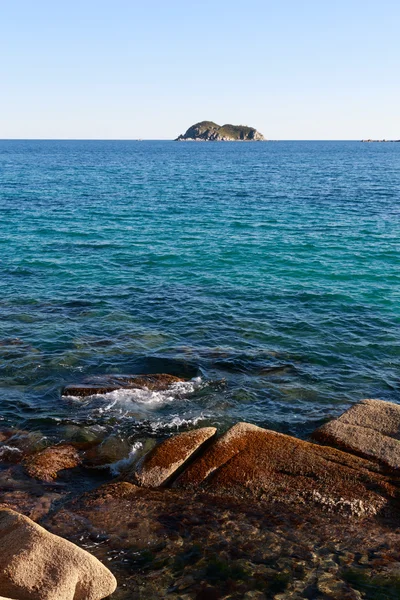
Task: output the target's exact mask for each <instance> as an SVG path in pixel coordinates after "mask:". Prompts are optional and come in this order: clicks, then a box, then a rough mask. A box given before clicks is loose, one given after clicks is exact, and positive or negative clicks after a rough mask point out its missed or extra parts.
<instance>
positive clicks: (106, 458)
mask: <svg viewBox="0 0 400 600" xmlns="http://www.w3.org/2000/svg"><path fill="white" fill-rule="evenodd" d="M131 449H132V444H131V443H130V442H129V441H128V440H126V439H123V438H120V437H117V436H115V435H111V436H110V437H108V438H106V439H105V440H103V441H102V442H101V444H98V445H97V446H94V447H93V448H90V449H89V450H87V451H86V452H85V458H84V464H85V466H87V467H94V468H96V467H105V466H109V465H112V464H113V463H116V462H118V461H120V460H122V459H124V458H127V457H128V455H129V452H130V451H131Z"/></svg>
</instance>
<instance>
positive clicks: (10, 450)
mask: <svg viewBox="0 0 400 600" xmlns="http://www.w3.org/2000/svg"><path fill="white" fill-rule="evenodd" d="M4 454H22V450H20V449H19V448H15V446H6V445H4V446H1V448H0V456H4Z"/></svg>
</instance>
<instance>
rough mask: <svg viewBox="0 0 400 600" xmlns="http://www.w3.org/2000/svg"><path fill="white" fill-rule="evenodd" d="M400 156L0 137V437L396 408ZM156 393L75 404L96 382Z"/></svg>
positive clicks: (291, 146) (393, 152)
mask: <svg viewBox="0 0 400 600" xmlns="http://www.w3.org/2000/svg"><path fill="white" fill-rule="evenodd" d="M399 240H400V144H362V143H360V142H276V143H272V142H271V143H247V144H246V143H236V144H235V143H199V144H195V143H174V142H167V141H162V142H157V141H143V142H138V141H115V142H114V141H0V281H1V294H0V426H1V427H3V426H4V427H9V426H12V427H18V428H21V429H27V430H30V431H31V430H34V431H38V432H40V433H41V434H43V435H44V436H47V437H48V438H49V439H55V440H59V439H78V438H79V437H80V436H83V438H85V436H89V437H90V436H91V435H98V436H100V437H101V438H105V437H107V436H110V435H113V436H115V435H117V436H122V437H123V438H124V439H128V440H129V441H130V443H131V444H132V447H133V448H134V445H135V443H136V442H137V440H143V439H144V438H146V437H160V436H161V437H162V436H165V435H167V434H169V433H170V432H172V431H179V430H184V429H185V428H188V427H193V426H200V425H206V424H207V425H210V424H216V425H217V426H218V427H219V428H220V429H223V428H225V427H227V426H228V425H229V424H231V423H233V422H236V421H238V420H246V421H249V422H252V423H256V424H259V425H261V426H264V427H269V428H272V429H276V430H279V431H284V432H288V433H292V434H295V435H300V436H307V435H308V434H309V433H310V432H311V431H312V430H313V429H314V428H315V427H316V426H318V425H320V424H321V423H322V422H324V421H325V420H326V419H328V418H329V417H331V416H333V415H337V414H339V413H340V412H341V411H343V410H344V409H345V408H347V407H348V406H349V405H351V404H352V403H354V402H357V401H358V400H360V399H362V398H365V397H373V398H382V399H386V400H391V401H394V402H398V401H399V400H400V395H399V391H400V245H399ZM155 372H168V373H171V374H176V375H182V376H184V377H186V378H188V379H189V381H188V382H187V383H184V384H181V385H178V386H175V387H173V388H171V389H170V390H168V391H167V392H159V393H155V392H147V391H143V390H142V391H118V392H113V393H111V394H106V395H103V396H100V395H97V396H92V397H89V398H87V399H83V400H82V399H77V398H74V397H64V396H62V387H63V386H64V385H65V384H68V383H79V382H80V381H81V380H82V379H83V378H84V377H87V376H89V375H94V374H102V373H155Z"/></svg>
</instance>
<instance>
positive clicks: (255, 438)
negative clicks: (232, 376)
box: [173, 423, 397, 516]
mask: <svg viewBox="0 0 400 600" xmlns="http://www.w3.org/2000/svg"><path fill="white" fill-rule="evenodd" d="M173 487H176V488H185V489H191V490H197V491H200V490H201V491H205V492H208V493H213V494H214V493H215V494H222V495H230V496H236V497H239V498H243V497H251V498H258V499H265V500H273V501H278V502H282V503H285V504H288V503H289V504H292V503H303V504H304V503H307V504H310V505H313V506H318V507H321V508H323V509H325V510H327V511H328V512H340V513H343V514H347V515H353V516H366V515H375V514H377V513H378V512H380V511H381V509H382V508H383V507H385V506H387V505H388V503H390V502H394V500H395V498H396V495H397V490H396V487H395V486H394V485H393V484H392V482H391V481H390V480H389V479H388V478H386V477H385V476H384V475H382V474H380V473H379V472H378V467H377V466H376V465H374V463H371V462H370V461H367V460H364V459H362V458H359V457H356V456H352V455H349V454H347V453H344V452H341V451H339V450H335V449H334V448H329V447H325V446H318V445H316V444H312V443H309V442H305V441H303V440H299V439H296V438H293V437H290V436H288V435H284V434H281V433H276V432H274V431H269V430H266V429H261V428H260V427H257V426H255V425H250V424H248V423H238V424H237V425H235V426H234V427H232V428H231V429H230V430H229V431H228V432H227V433H226V434H224V435H223V436H222V437H221V438H219V439H218V440H217V441H216V442H215V443H214V444H212V446H211V447H210V448H208V449H207V450H206V451H205V452H204V454H203V455H202V456H201V457H200V458H198V459H197V460H196V461H194V463H192V464H191V465H190V466H189V467H188V468H187V469H186V470H185V471H184V472H183V473H182V474H181V475H180V476H179V477H178V479H177V480H176V481H175V482H174V484H173Z"/></svg>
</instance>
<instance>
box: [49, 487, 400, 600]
mask: <svg viewBox="0 0 400 600" xmlns="http://www.w3.org/2000/svg"><path fill="white" fill-rule="evenodd" d="M44 523H45V526H46V528H48V529H50V530H51V531H52V532H53V533H57V534H58V535H61V536H63V537H66V538H67V539H69V540H71V541H73V542H75V543H78V544H79V545H80V546H82V547H83V548H88V549H89V550H90V552H91V553H93V554H94V555H95V556H97V557H98V558H99V559H100V560H102V561H103V562H104V563H105V564H107V566H108V567H109V568H110V569H111V570H112V571H113V572H114V574H115V575H116V576H117V578H118V581H119V582H120V588H119V589H118V591H117V593H116V594H115V598H116V600H117V599H118V600H132V599H133V598H160V600H161V599H162V598H167V597H169V594H171V597H172V596H173V597H174V598H175V596H177V597H178V596H179V597H184V598H186V597H189V598H191V599H194V598H197V597H198V594H203V593H204V589H205V588H207V590H208V589H210V588H209V587H208V586H210V585H211V586H213V588H215V593H216V594H218V595H219V597H220V598H231V599H232V600H240V599H242V598H243V597H244V595H245V593H247V592H250V591H253V590H254V591H256V590H260V591H262V592H263V593H264V594H265V597H266V598H281V599H283V598H285V599H288V598H291V599H292V600H293V599H301V598H303V599H304V598H321V600H322V598H324V597H325V596H323V595H322V594H321V593H320V592H318V590H317V587H316V585H317V583H316V582H317V581H318V579H319V578H320V577H322V576H323V574H324V572H325V571H326V570H327V569H329V570H330V571H329V575H330V577H331V579H330V582H331V583H332V584H333V582H338V583H337V585H339V582H342V583H345V584H347V585H348V586H349V587H350V588H354V587H356V586H355V585H353V583H352V581H353V580H354V581H356V578H359V572H360V571H361V573H362V574H364V575H363V577H365V578H366V579H365V581H366V585H367V584H368V585H369V584H370V574H371V573H374V572H375V569H376V567H375V566H374V565H375V563H374V562H370V563H369V564H368V565H363V566H362V567H361V566H358V564H357V565H356V567H357V569H358V571H357V572H356V573H354V577H352V573H350V574H349V576H348V577H347V573H348V572H349V567H352V565H351V564H350V565H348V564H347V560H346V564H344V565H343V566H341V565H340V564H336V562H337V563H339V561H338V560H337V557H338V556H341V555H343V556H348V557H349V561H350V562H351V555H353V556H354V555H357V552H359V550H360V548H362V550H363V552H365V553H366V554H367V556H369V555H371V556H372V555H373V554H374V553H376V552H378V551H379V552H380V553H381V554H382V553H383V554H384V557H382V558H381V561H384V563H382V565H381V566H380V567H379V568H380V569H382V568H384V569H386V570H387V569H389V568H393V569H395V570H396V568H397V567H396V565H398V560H399V550H398V549H399V543H400V529H399V528H398V518H397V517H394V518H391V519H388V520H386V519H383V518H382V517H380V518H379V519H377V518H369V519H363V520H359V519H349V518H348V517H347V516H343V515H341V514H336V513H326V512H322V511H318V510H315V509H314V507H312V506H311V507H310V505H307V504H296V505H294V504H291V505H284V504H282V503H280V502H265V501H263V500H262V499H260V498H258V497H257V498H253V499H252V498H251V497H246V498H245V499H244V500H239V499H234V498H232V496H228V495H226V496H222V495H221V496H219V495H215V494H213V495H208V494H204V493H194V492H193V490H182V489H170V488H165V487H164V488H157V489H150V488H143V487H138V486H135V485H133V484H130V483H126V482H121V481H119V482H116V483H110V484H107V485H104V486H102V487H101V488H98V489H97V490H94V491H92V492H88V493H86V494H84V495H83V496H81V497H80V498H77V499H75V500H73V501H70V502H68V503H65V502H64V503H63V504H62V505H61V506H59V510H58V512H57V511H52V512H51V513H50V514H49V515H48V516H47V517H46V518H45V521H44ZM269 549H273V552H268V550H269ZM372 549H374V551H372ZM264 553H265V556H264ZM375 560H376V559H375V558H374V559H372V561H375ZM338 566H339V570H338V569H337V567H338ZM353 567H354V566H353ZM353 571H354V568H353ZM385 578H386V579H385V581H386V583H385V586H386V588H385V589H388V590H390V593H391V594H392V595H391V596H389V595H388V597H393V598H396V597H397V596H396V594H395V589H396V588H395V587H394V586H395V585H397V583H396V582H397V581H398V579H397V578H396V577H395V576H394V575H392V574H391V573H389V572H388V573H387V575H385ZM357 580H358V579H357ZM185 582H187V583H189V582H191V585H190V586H189V588H187V589H182V591H176V592H171V587H172V588H173V586H174V585H176V586H179V587H180V588H183V587H184V584H185ZM377 582H378V580H373V581H372V583H373V584H375V583H377ZM325 583H326V584H327V585H328V582H325ZM322 584H323V580H322V581H321V585H322ZM335 585H336V583H335ZM363 585H364V584H363ZM390 586H391V587H390ZM343 589H346V588H343ZM357 589H358V588H357ZM369 589H371V588H369ZM123 590H124V591H123ZM201 597H203V596H201ZM356 597H357V596H356ZM113 598H114V596H113ZM350 598H352V596H350ZM358 598H359V597H358Z"/></svg>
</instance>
